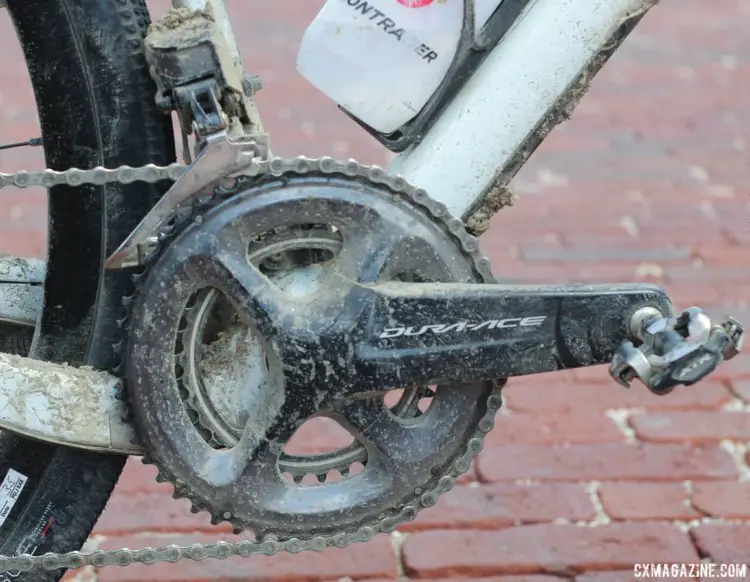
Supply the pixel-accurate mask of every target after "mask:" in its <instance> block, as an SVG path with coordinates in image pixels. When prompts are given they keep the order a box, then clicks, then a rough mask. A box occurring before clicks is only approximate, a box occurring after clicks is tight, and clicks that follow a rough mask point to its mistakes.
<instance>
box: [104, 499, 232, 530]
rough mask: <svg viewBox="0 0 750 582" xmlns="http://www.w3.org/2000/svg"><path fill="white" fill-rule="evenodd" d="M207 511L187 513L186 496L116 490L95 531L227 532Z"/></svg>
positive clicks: (223, 524)
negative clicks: (212, 522) (215, 522)
mask: <svg viewBox="0 0 750 582" xmlns="http://www.w3.org/2000/svg"><path fill="white" fill-rule="evenodd" d="M210 519H211V518H210V516H209V515H208V514H207V513H199V514H193V513H190V503H189V502H188V501H187V500H186V499H172V497H171V495H170V494H168V493H166V492H161V491H160V492H142V493H129V494H125V493H120V492H119V491H117V490H116V491H115V493H114V494H113V495H112V497H111V498H110V500H109V502H108V503H107V507H106V509H105V510H104V513H103V514H102V516H101V518H100V519H99V521H98V523H97V524H96V529H95V531H94V533H96V534H102V535H125V534H134V533H138V532H140V531H148V532H170V533H174V532H194V531H206V532H209V533H218V532H230V531H231V530H232V528H231V527H230V526H229V525H228V524H225V523H222V524H220V525H216V526H214V525H211V523H210Z"/></svg>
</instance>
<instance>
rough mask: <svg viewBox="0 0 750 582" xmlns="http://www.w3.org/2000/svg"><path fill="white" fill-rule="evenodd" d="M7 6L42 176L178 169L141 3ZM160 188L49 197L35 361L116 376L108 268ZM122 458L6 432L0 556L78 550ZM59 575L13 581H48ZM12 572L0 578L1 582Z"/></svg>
mask: <svg viewBox="0 0 750 582" xmlns="http://www.w3.org/2000/svg"><path fill="white" fill-rule="evenodd" d="M7 6H8V9H9V10H10V14H11V18H12V20H13V23H14V26H15V28H16V32H17V35H18V38H19V40H20V42H21V45H22V48H23V52H24V56H25V60H26V64H27V68H28V70H29V76H30V78H31V82H32V86H33V88H34V94H35V98H36V103H37V110H38V112H39V120H40V124H41V129H42V137H43V138H44V145H45V148H44V149H45V158H46V164H47V167H48V168H52V169H55V170H65V169H68V168H70V167H79V168H91V167H94V166H98V165H102V166H106V167H116V166H119V165H122V164H129V165H132V166H139V165H143V164H147V163H156V164H168V163H171V162H173V161H174V159H175V156H174V139H173V134H172V127H171V120H170V118H169V117H168V116H166V115H163V114H161V113H160V112H159V111H158V110H157V109H156V106H155V103H154V97H155V92H156V87H155V85H154V83H153V82H152V80H151V78H150V76H149V74H148V68H147V65H146V62H145V59H144V57H143V51H142V41H143V36H144V35H145V31H146V29H147V27H148V24H149V15H148V10H147V8H146V6H145V2H144V0H8V1H7ZM166 187H167V185H166V184H158V185H148V184H144V183H134V184H130V185H107V186H81V187H69V186H57V187H55V188H52V189H50V190H49V197H48V201H49V203H48V213H49V236H48V239H49V242H48V256H47V260H48V264H47V276H46V279H45V295H44V307H43V312H42V317H41V319H40V324H39V325H38V326H37V328H36V330H35V333H34V338H33V342H32V345H31V356H32V357H35V358H39V359H44V360H50V361H57V362H68V363H70V364H72V365H79V364H88V365H92V366H94V367H96V368H99V369H103V370H108V371H111V372H113V373H115V374H118V373H119V371H120V365H121V363H120V346H121V345H122V344H123V340H124V336H125V330H124V329H123V328H122V324H121V322H122V320H123V319H124V307H123V298H124V297H127V296H128V295H130V294H131V293H132V289H133V288H132V283H131V274H130V273H128V272H120V271H114V272H112V271H106V270H104V269H103V262H104V260H105V258H106V257H107V256H108V255H109V254H110V253H111V252H112V251H113V250H115V248H116V247H117V246H118V244H119V243H120V242H122V240H124V238H125V237H126V236H127V234H128V233H129V232H130V231H131V230H132V229H133V228H134V227H135V226H136V224H137V223H138V222H139V221H140V220H141V218H142V217H143V216H144V215H145V214H146V213H147V212H148V210H149V208H150V207H151V206H152V205H153V204H154V203H155V201H156V200H157V199H158V197H159V196H160V195H161V194H163V192H164V191H165V190H166ZM125 461H126V457H124V456H116V455H105V454H101V453H94V452H87V451H80V450H74V449H70V448H65V447H58V446H51V445H48V444H44V443H40V442H36V441H32V440H29V439H25V438H21V437H15V436H12V435H9V434H7V433H3V438H2V439H0V479H5V478H6V477H8V476H9V475H11V473H10V470H11V469H12V470H14V471H16V472H18V473H20V474H22V475H25V476H26V478H27V481H26V484H25V486H24V488H23V490H22V491H21V493H20V495H19V497H18V498H17V499H16V501H15V503H14V504H12V506H11V509H10V511H9V513H8V514H7V515H6V516H4V517H3V516H2V515H0V519H2V520H3V522H2V524H0V553H3V554H17V553H23V552H30V553H34V554H41V553H44V552H49V551H51V552H67V551H71V550H77V549H79V548H80V547H81V546H82V545H83V543H84V542H85V541H86V539H87V537H88V535H89V533H90V532H91V530H92V529H93V527H94V525H95V523H96V521H97V519H98V518H99V516H100V514H101V513H102V511H103V509H104V507H105V505H106V502H107V500H108V499H109V497H110V495H111V493H112V490H113V488H114V486H115V484H116V482H117V480H118V478H119V476H120V473H121V471H122V468H123V466H124V464H125ZM13 475H15V473H14V474H13ZM0 496H2V490H1V489H0ZM0 501H2V500H0ZM6 501H7V498H6ZM64 573H65V572H64V570H57V571H53V572H39V571H36V572H28V573H23V574H20V575H17V576H13V575H12V577H11V578H9V579H12V580H14V581H17V582H25V581H29V582H30V581H32V580H33V581H34V582H48V581H50V582H51V581H57V580H59V579H60V578H61V577H62V576H63V574H64ZM14 574H18V573H14ZM6 577H7V574H0V582H5V580H6Z"/></svg>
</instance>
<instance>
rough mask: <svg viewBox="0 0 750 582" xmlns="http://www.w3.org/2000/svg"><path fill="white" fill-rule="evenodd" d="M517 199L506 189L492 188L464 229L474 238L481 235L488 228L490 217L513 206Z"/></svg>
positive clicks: (500, 187)
mask: <svg viewBox="0 0 750 582" xmlns="http://www.w3.org/2000/svg"><path fill="white" fill-rule="evenodd" d="M517 200H518V197H517V196H516V195H515V194H514V193H513V192H511V191H510V190H509V189H508V188H505V187H502V186H498V187H494V188H492V189H491V190H490V191H489V193H488V194H487V196H486V197H485V199H484V202H483V203H482V205H481V206H480V207H479V208H478V209H477V210H476V211H475V212H474V214H472V215H471V216H470V217H469V219H468V220H467V221H466V229H467V230H468V231H469V232H470V233H471V234H472V235H474V236H479V235H481V234H483V233H484V232H485V231H487V229H489V227H490V221H491V220H492V217H493V216H494V215H495V213H497V212H498V211H500V210H502V209H503V208H505V207H507V206H513V205H514V204H515V203H516V201H517Z"/></svg>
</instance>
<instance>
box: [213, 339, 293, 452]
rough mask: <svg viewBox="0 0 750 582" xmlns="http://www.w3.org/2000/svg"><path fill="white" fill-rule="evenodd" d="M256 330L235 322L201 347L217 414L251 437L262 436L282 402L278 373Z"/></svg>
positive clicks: (282, 396) (277, 412)
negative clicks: (209, 342)
mask: <svg viewBox="0 0 750 582" xmlns="http://www.w3.org/2000/svg"><path fill="white" fill-rule="evenodd" d="M264 360H265V352H264V350H263V347H262V346H261V345H260V343H259V341H258V339H257V335H256V332H254V331H253V330H252V329H250V328H248V327H246V326H244V325H241V324H234V325H231V326H230V327H228V328H227V329H226V330H225V331H223V332H221V333H220V334H219V336H218V339H217V340H216V341H214V342H212V343H211V344H209V345H207V346H204V348H203V353H202V357H201V362H200V367H201V372H202V376H203V383H204V386H205V388H206V392H207V393H208V395H209V398H210V399H211V402H212V404H213V405H214V407H215V408H216V411H217V412H218V413H219V415H220V416H221V417H222V418H223V419H224V420H225V421H226V422H229V424H230V425H235V426H237V425H240V428H241V426H242V425H244V430H245V431H247V432H248V433H249V436H250V437H251V439H257V440H260V439H262V438H263V437H264V436H265V434H266V432H267V431H268V429H269V428H271V426H273V424H274V422H275V421H276V418H277V416H278V414H279V412H280V411H281V407H282V406H283V405H284V401H285V399H286V394H285V391H284V387H283V383H282V381H281V375H280V373H277V372H278V369H277V367H276V366H274V365H273V363H272V362H271V361H270V359H269V363H270V364H271V365H270V368H271V370H266V367H265V365H264V364H263V362H264Z"/></svg>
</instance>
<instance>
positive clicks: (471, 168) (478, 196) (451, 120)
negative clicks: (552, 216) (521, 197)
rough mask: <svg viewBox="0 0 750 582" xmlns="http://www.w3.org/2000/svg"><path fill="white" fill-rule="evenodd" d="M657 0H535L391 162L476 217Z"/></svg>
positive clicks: (454, 210) (452, 208) (455, 209)
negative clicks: (418, 137)
mask: <svg viewBox="0 0 750 582" xmlns="http://www.w3.org/2000/svg"><path fill="white" fill-rule="evenodd" d="M656 2H657V0H533V1H532V2H530V3H529V4H528V5H527V7H526V8H525V10H524V12H523V13H522V14H521V16H520V17H519V18H518V20H517V21H516V22H515V23H514V25H513V27H512V28H511V29H510V30H509V31H508V32H507V33H506V34H505V36H504V37H503V39H502V40H501V42H500V43H499V44H498V45H497V46H496V47H495V48H494V49H493V50H492V52H491V53H490V55H489V56H488V57H487V58H486V60H485V61H484V62H483V63H482V65H481V66H480V67H479V68H478V69H477V71H476V72H475V73H474V75H473V76H472V78H471V79H470V80H469V81H467V82H466V84H465V85H464V87H463V89H462V90H461V91H460V92H459V93H458V94H457V95H456V96H455V97H454V98H453V100H452V101H451V102H450V104H448V105H447V106H446V107H445V108H444V109H443V112H442V113H441V115H440V117H439V118H438V119H437V120H436V121H435V122H434V123H433V125H432V127H431V128H430V129H429V131H428V132H427V133H426V134H425V135H424V137H423V138H422V141H421V142H420V143H419V144H418V145H416V146H415V147H412V148H411V149H409V150H406V151H405V152H403V153H402V154H400V155H399V156H398V157H396V158H395V159H394V160H393V162H392V163H391V165H390V167H389V170H391V171H392V172H394V173H398V174H401V175H403V176H404V178H406V180H408V181H409V182H410V183H412V184H415V185H416V186H419V187H421V188H424V189H425V190H426V191H427V192H428V193H429V194H430V196H432V197H433V198H436V199H438V200H440V201H441V202H443V203H444V204H445V205H446V206H447V208H448V211H449V212H450V213H451V214H452V215H453V216H458V217H461V218H462V219H463V220H464V221H466V222H468V223H469V225H470V226H473V225H472V221H471V220H470V219H471V217H472V216H473V215H474V214H475V213H476V212H477V211H478V210H482V209H483V206H485V205H487V206H492V204H491V202H492V200H491V198H493V195H497V196H501V195H502V194H503V193H504V190H505V188H506V186H507V185H508V183H509V182H510V180H511V179H512V178H513V176H514V175H515V174H516V172H517V171H518V170H519V169H520V168H521V166H523V164H524V163H525V162H526V161H527V160H528V158H529V156H530V155H531V153H532V152H533V151H534V150H535V149H536V148H537V147H538V146H539V144H540V143H541V142H542V141H543V140H544V139H545V138H546V137H547V135H548V134H549V133H550V131H551V130H552V129H553V128H554V127H555V126H556V125H557V124H558V123H560V122H562V121H563V120H565V119H567V118H568V117H569V116H570V114H571V112H572V110H573V109H574V108H575V107H576V105H577V104H578V101H579V100H580V98H581V97H582V96H583V94H584V93H585V92H586V89H587V88H588V86H589V84H590V82H591V80H592V79H593V77H594V76H595V75H596V74H597V73H598V72H599V70H600V69H601V67H602V66H603V65H604V64H605V63H606V61H607V59H608V58H609V57H610V56H611V55H612V54H613V53H614V52H615V51H616V50H617V48H618V47H619V46H620V44H621V43H622V41H623V40H624V39H625V38H626V37H627V35H628V34H629V33H630V31H631V30H632V29H633V28H634V27H635V26H636V24H637V23H638V22H639V21H640V19H641V18H642V17H643V15H644V14H645V13H646V12H647V11H648V10H649V9H650V8H651V7H652V6H654V5H655V4H656ZM488 202H489V203H490V204H488ZM495 209H496V208H495ZM485 226H486V225H485ZM480 230H481V229H480Z"/></svg>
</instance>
